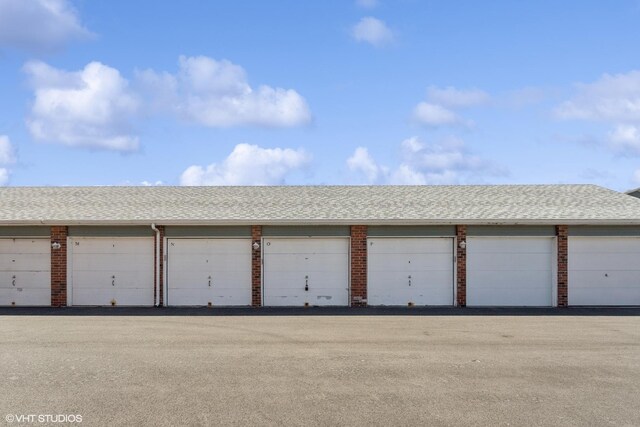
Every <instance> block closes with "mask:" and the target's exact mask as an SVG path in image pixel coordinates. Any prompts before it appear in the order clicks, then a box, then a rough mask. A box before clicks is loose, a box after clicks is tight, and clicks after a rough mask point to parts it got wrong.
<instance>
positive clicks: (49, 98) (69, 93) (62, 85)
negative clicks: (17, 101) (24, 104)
mask: <svg viewBox="0 0 640 427" xmlns="http://www.w3.org/2000/svg"><path fill="white" fill-rule="evenodd" d="M24 71H25V73H26V74H27V75H28V76H29V79H30V81H31V85H32V86H33V89H34V92H35V93H34V95H35V99H34V102H33V105H32V107H31V112H30V114H29V117H28V119H27V126H28V128H29V131H30V132H31V135H33V137H34V138H36V139H39V140H43V141H49V142H55V143H60V144H64V145H68V146H72V147H87V148H93V149H106V150H116V151H134V150H137V149H138V145H139V144H138V138H137V137H136V136H134V135H132V126H131V119H132V117H133V116H135V115H136V114H137V112H138V109H139V101H138V99H137V97H136V96H135V95H134V94H133V93H132V92H131V91H130V89H129V87H128V82H127V80H126V79H124V78H123V77H122V76H121V75H120V73H119V72H118V70H116V69H114V68H111V67H108V66H106V65H104V64H101V63H100V62H91V63H89V64H87V66H85V67H84V68H83V69H82V70H80V71H75V72H68V71H64V70H59V69H56V68H54V67H51V66H49V65H47V64H45V63H44V62H28V63H27V64H25V66H24Z"/></svg>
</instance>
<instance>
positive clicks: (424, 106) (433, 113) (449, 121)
mask: <svg viewBox="0 0 640 427" xmlns="http://www.w3.org/2000/svg"><path fill="white" fill-rule="evenodd" d="M413 117H414V118H415V120H417V121H418V122H419V123H421V124H423V125H426V126H431V127H439V126H457V125H464V124H465V121H464V120H463V119H462V118H461V117H460V116H458V115H457V114H456V113H454V112H453V111H451V110H449V109H447V108H445V107H443V106H441V105H438V104H431V103H429V102H421V103H419V104H418V105H416V107H415V108H414V110H413Z"/></svg>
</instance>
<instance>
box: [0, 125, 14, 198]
mask: <svg viewBox="0 0 640 427" xmlns="http://www.w3.org/2000/svg"><path fill="white" fill-rule="evenodd" d="M15 162H16V153H15V150H14V149H13V146H12V145H11V141H10V140H9V137H8V136H6V135H0V187H1V186H4V185H7V184H8V183H9V174H10V172H9V169H7V168H6V167H2V166H7V165H10V164H13V163H15Z"/></svg>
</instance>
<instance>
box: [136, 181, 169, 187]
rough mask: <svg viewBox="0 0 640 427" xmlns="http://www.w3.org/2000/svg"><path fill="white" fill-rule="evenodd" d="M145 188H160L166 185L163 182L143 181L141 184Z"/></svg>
mask: <svg viewBox="0 0 640 427" xmlns="http://www.w3.org/2000/svg"><path fill="white" fill-rule="evenodd" d="M140 185H142V186H143V187H158V186H161V185H164V183H163V182H162V181H142V182H141V183H140Z"/></svg>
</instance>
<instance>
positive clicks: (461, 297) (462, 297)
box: [456, 225, 467, 307]
mask: <svg viewBox="0 0 640 427" xmlns="http://www.w3.org/2000/svg"><path fill="white" fill-rule="evenodd" d="M456 237H457V245H456V276H457V283H456V296H457V300H458V307H466V306H467V247H466V242H467V226H466V225H456ZM462 242H465V244H464V245H462V246H464V248H461V247H460V246H461V245H460V243H462Z"/></svg>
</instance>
